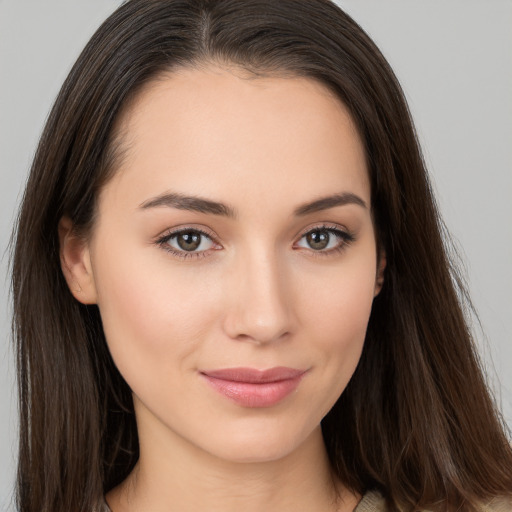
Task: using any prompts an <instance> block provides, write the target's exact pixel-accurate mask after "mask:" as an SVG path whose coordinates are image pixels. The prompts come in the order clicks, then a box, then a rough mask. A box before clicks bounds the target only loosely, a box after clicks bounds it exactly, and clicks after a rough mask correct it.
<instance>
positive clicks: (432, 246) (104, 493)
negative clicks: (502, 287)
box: [13, 0, 512, 512]
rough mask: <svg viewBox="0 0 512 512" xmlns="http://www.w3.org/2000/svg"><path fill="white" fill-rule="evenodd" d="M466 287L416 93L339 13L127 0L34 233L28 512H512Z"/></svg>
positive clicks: (46, 158) (24, 263)
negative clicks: (452, 258) (416, 120)
mask: <svg viewBox="0 0 512 512" xmlns="http://www.w3.org/2000/svg"><path fill="white" fill-rule="evenodd" d="M306 21H307V22H306ZM454 277H455V282H457V276H456V274H454V275H453V274H451V273H450V268H449V262H448V260H447V258H446V254H445V250H444V247H443V242H442V239H441V235H440V221H439V218H438V214H437V211H436V208H435V203H434V200H433V198H432V196H431V192H430V188H429V184H428V180H427V177H426V174H425V170H424V166H423V162H422V159H421V154H420V151H419V148H418V145H417V142H416V140H415V137H414V130H413V126H412V122H411V120H410V117H409V114H408V110H407V106H406V103H405V100H404V99H403V95H402V93H401V91H400V87H399V85H398V84H397V82H396V79H395V78H394V75H393V73H392V71H391V70H390V69H389V66H388V65H387V63H386V62H385V60H384V59H383V57H382V56H381V54H380V52H379V51H378V49H377V48H376V47H375V45H374V44H373V43H372V42H371V41H370V40H369V39H368V37H367V36H366V35H365V34H364V33H363V32H362V31H361V29H360V28H359V27H358V26H357V25H356V24H355V23H354V22H353V21H352V20H351V19H350V18H349V17H348V16H346V15H345V14H344V13H343V12H341V11H340V10H339V9H338V8H337V7H336V6H335V5H333V4H331V3H329V2H326V1H324V0H315V1H311V0H308V1H305V0H304V1H297V0H284V1H281V2H271V1H253V0H251V1H245V0H244V1H241V2H240V1H224V0H220V1H215V2H212V1H206V0H203V1H201V0H196V1H192V0H189V1H172V0H150V1H148V0H131V1H129V2H127V3H126V4H125V5H123V6H122V7H121V8H120V9H118V11H116V12H115V13H114V14H113V15H112V16H111V17H110V18H109V19H108V20H107V21H106V22H105V23H104V24H103V26H102V27H100V29H99V30H98V32H97V33H96V34H95V35H94V36H93V38H92V39H91V41H90V43H89V44H88V45H87V47H86V48H85V50H84V52H83V53H82V55H81V56H80V58H79V59H78V61H77V63H76V65H75V66H74V68H73V70H72V71H71V73H70V75H69V77H68V79H67V80H66V82H65V84H64V86H63V88H62V90H61V93H60V95H59V97H58V99H57V101H56V104H55V107H54V109H53V111H52V113H51V115H50V118H49V120H48V123H47V126H46V129H45V131H44V133H43V136H42V139H41V143H40V146H39V149H38V152H37V154H36V157H35V160H34V164H33V168H32V172H31V176H30V179H29V182H28V184H27V189H26V193H25V197H24V201H23V206H22V210H21V213H20V219H19V223H18V227H17V241H16V246H15V255H14V265H13V291H14V302H15V330H16V335H17V348H18V362H19V383H20V403H21V407H20V408H21V434H20V462H19V475H18V502H19V508H20V510H22V511H35V510H38V511H41V510H43V511H50V510H51V511H64V510H66V511H70V510H80V511H82V510H83V511H90V510H98V509H101V507H103V508H104V509H106V507H107V503H108V506H109V507H110V509H111V510H112V511H113V512H121V511H125V510H128V511H131V510H151V511H153V510H155V511H157V510H174V509H175V510H199V509H204V508H208V509H209V510H217V509H218V510H232V509H233V510H234V509H237V510H238V509H240V508H243V509H245V510H247V509H248V510H251V509H254V510H304V511H309V510H326V511H327V510H331V511H334V510H337V511H340V512H341V511H343V512H345V511H352V510H354V509H355V508H356V507H357V510H358V511H366V510H422V509H430V510H445V511H452V510H453V511H455V510H468V511H471V510H482V509H483V510H485V508H482V507H486V506H487V504H489V506H490V507H494V509H495V510H499V509H498V508H497V507H499V506H501V507H502V509H503V510H506V507H507V501H506V500H507V499H508V498H507V497H510V495H511V494H512V453H511V450H510V446H509V444H508V442H507V439H506V437H505V434H504V432H503V428H502V426H501V424H500V422H499V419H498V416H497V414H496V411H495V410H494V406H493V403H492V400H491V399H490V397H489V394H488V391H487V389H486V387H485V385H484V381H483V378H482V375H481V371H480V369H479V367H478V364H477V362H476V358H475V355H474V350H473V347H472V343H471V338H470V334H469V331H468V328H467V325H466V323H465V320H464V316H463V314H462V311H461V305H460V304H459V301H458V299H457V291H458V290H456V289H454V284H453V283H454V279H453V278H454ZM104 497H106V498H105V501H106V503H105V502H104V501H103V500H104ZM503 507H505V508H503Z"/></svg>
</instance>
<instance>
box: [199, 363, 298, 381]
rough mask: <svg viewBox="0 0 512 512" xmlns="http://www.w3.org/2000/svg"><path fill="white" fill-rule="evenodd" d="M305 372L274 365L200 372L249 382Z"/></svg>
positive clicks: (291, 376) (286, 378)
mask: <svg viewBox="0 0 512 512" xmlns="http://www.w3.org/2000/svg"><path fill="white" fill-rule="evenodd" d="M305 372H306V370H298V369H296V368H288V367H286V366H276V367H275V368H269V369H267V370H258V369H256V368H222V369H219V370H205V371H202V372H201V373H202V374H204V375H206V376H208V377H211V378H214V379H222V380H229V381H232V382H247V383H250V384H266V383H269V382H279V381H282V380H290V379H295V378H297V377H300V376H301V375H302V374H304V373H305Z"/></svg>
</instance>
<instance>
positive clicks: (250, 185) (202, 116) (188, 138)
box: [115, 66, 370, 202]
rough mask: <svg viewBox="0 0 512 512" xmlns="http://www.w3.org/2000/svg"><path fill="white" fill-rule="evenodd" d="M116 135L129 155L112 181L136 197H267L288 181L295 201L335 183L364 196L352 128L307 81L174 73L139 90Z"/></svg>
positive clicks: (362, 164) (212, 70) (329, 96)
mask: <svg viewBox="0 0 512 512" xmlns="http://www.w3.org/2000/svg"><path fill="white" fill-rule="evenodd" d="M118 132H119V136H120V139H121V145H122V146H124V147H125V149H126V151H125V158H124V161H123V163H122V165H121V168H120V169H119V172H118V173H117V175H116V177H115V179H116V180H118V181H119V183H118V185H121V184H122V183H125V184H126V183H131V184H132V185H134V184H135V185H136V186H135V190H134V192H136V195H137V196H139V197H142V196H144V195H146V196H147V197H149V196H150V195H152V194H157V193H161V192H163V191H165V190H166V189H173V190H176V189H178V191H180V192H181V191H182V192H186V193H198V194H201V195H204V193H205V190H206V193H207V195H212V196H215V197H216V198H218V199H222V197H223V196H225V195H229V194H231V195H233V194H236V192H237V190H238V191H240V190H242V189H243V192H245V193H248V192H249V191H251V190H253V191H254V193H257V192H258V193H260V194H266V193H267V192H268V194H269V195H270V192H269V190H268V187H267V192H265V186H263V187H262V186H261V185H262V183H263V184H265V183H266V184H267V185H272V187H273V188H276V187H277V188H279V187H280V190H281V191H282V192H284V188H283V187H285V188H286V191H287V193H289V194H294V195H295V196H296V198H297V201H298V202H300V201H301V200H302V199H303V200H304V201H307V200H308V199H309V198H310V197H311V195H312V194H315V193H316V194H317V195H322V194H324V195H327V194H328V193H332V191H333V189H334V190H336V191H339V190H338V189H340V188H349V189H355V190H352V191H354V192H356V193H358V194H359V195H362V196H366V198H365V199H366V200H368V202H369V194H370V191H369V180H368V175H367V174H368V173H367V170H366V158H365V155H364V149H363V146H362V143H361V140H360V137H359V135H358V133H357V129H356V127H355V124H354V122H353V120H352V118H351V116H350V114H349V112H348V110H347V108H346V107H345V106H344V105H343V103H342V102H341V101H340V100H339V99H338V98H337V97H336V96H335V95H334V94H333V93H332V92H331V91H330V90H329V89H328V88H327V87H326V86H324V85H323V84H321V83H319V82H317V81H315V80H313V79H310V78H304V77H293V78H291V77H286V78H283V77H275V76H266V77H258V78H254V77H250V76H249V75H248V74H246V73H242V72H241V71H240V70H233V69H229V70H228V69H224V68H219V67H214V66H211V67H205V68H201V69H197V68H184V69H180V70H178V71H174V72H172V73H167V74H165V75H162V76H160V77H159V78H158V79H157V80H154V81H153V82H151V83H150V84H148V85H147V86H146V87H145V88H144V89H143V90H142V91H141V92H140V93H139V94H138V95H137V96H136V98H135V99H134V100H133V101H132V102H131V104H130V105H129V106H128V107H127V108H126V109H125V111H124V112H123V114H122V116H121V117H120V119H119V122H118ZM132 188H133V187H132ZM179 189H183V190H179ZM301 196H304V197H301ZM134 200H135V197H134ZM269 200H272V198H269Z"/></svg>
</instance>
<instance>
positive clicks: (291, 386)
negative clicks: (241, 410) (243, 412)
mask: <svg viewBox="0 0 512 512" xmlns="http://www.w3.org/2000/svg"><path fill="white" fill-rule="evenodd" d="M306 372H307V370H299V369H296V368H288V367H285V366H278V367H275V368H269V369H267V370H258V369H255V368H223V369H219V370H205V371H202V372H200V375H201V377H203V378H204V379H205V380H206V382H207V383H208V384H209V385H210V386H211V387H212V388H213V389H214V390H215V391H217V392H218V393H220V394H221V395H224V396H225V397H226V398H228V399H230V400H232V401H233V402H235V403H237V404H238V405H241V406H242V407H251V408H256V407H272V406H273V405H276V404H278V403H279V402H281V401H282V400H284V399H285V398H286V397H287V396H288V395H290V394H291V393H293V391H295V390H296V389H297V386H298V385H299V383H300V381H301V380H302V378H303V377H304V375H305V374H306Z"/></svg>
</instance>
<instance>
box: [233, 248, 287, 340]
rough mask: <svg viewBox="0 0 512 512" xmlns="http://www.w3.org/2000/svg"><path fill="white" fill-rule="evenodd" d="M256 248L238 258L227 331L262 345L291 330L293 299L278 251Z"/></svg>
mask: <svg viewBox="0 0 512 512" xmlns="http://www.w3.org/2000/svg"><path fill="white" fill-rule="evenodd" d="M255 245H256V246H255V247H254V246H253V247H252V249H247V250H246V251H244V252H243V254H240V255H239V257H238V258H237V262H236V265H235V269H234V271H233V274H232V276H231V277H232V279H231V280H230V287H231V291H232V292H233V293H230V294H229V295H230V297H231V299H230V300H231V303H230V304H229V306H228V311H227V316H226V330H227V331H228V333H229V335H230V336H231V337H233V338H237V339H245V340H248V341H252V342H255V343H260V344H261V343H268V342H272V341H276V340H278V339H280V338H281V337H282V336H284V335H285V334H286V333H288V332H289V331H290V329H291V325H290V320H291V316H290V307H291V297H290V296H289V291H288V288H287V279H286V272H285V268H284V265H283V262H282V261H280V258H279V254H278V251H276V250H273V249H268V248H267V249H265V248H264V247H263V246H262V244H259V245H258V244H255Z"/></svg>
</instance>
